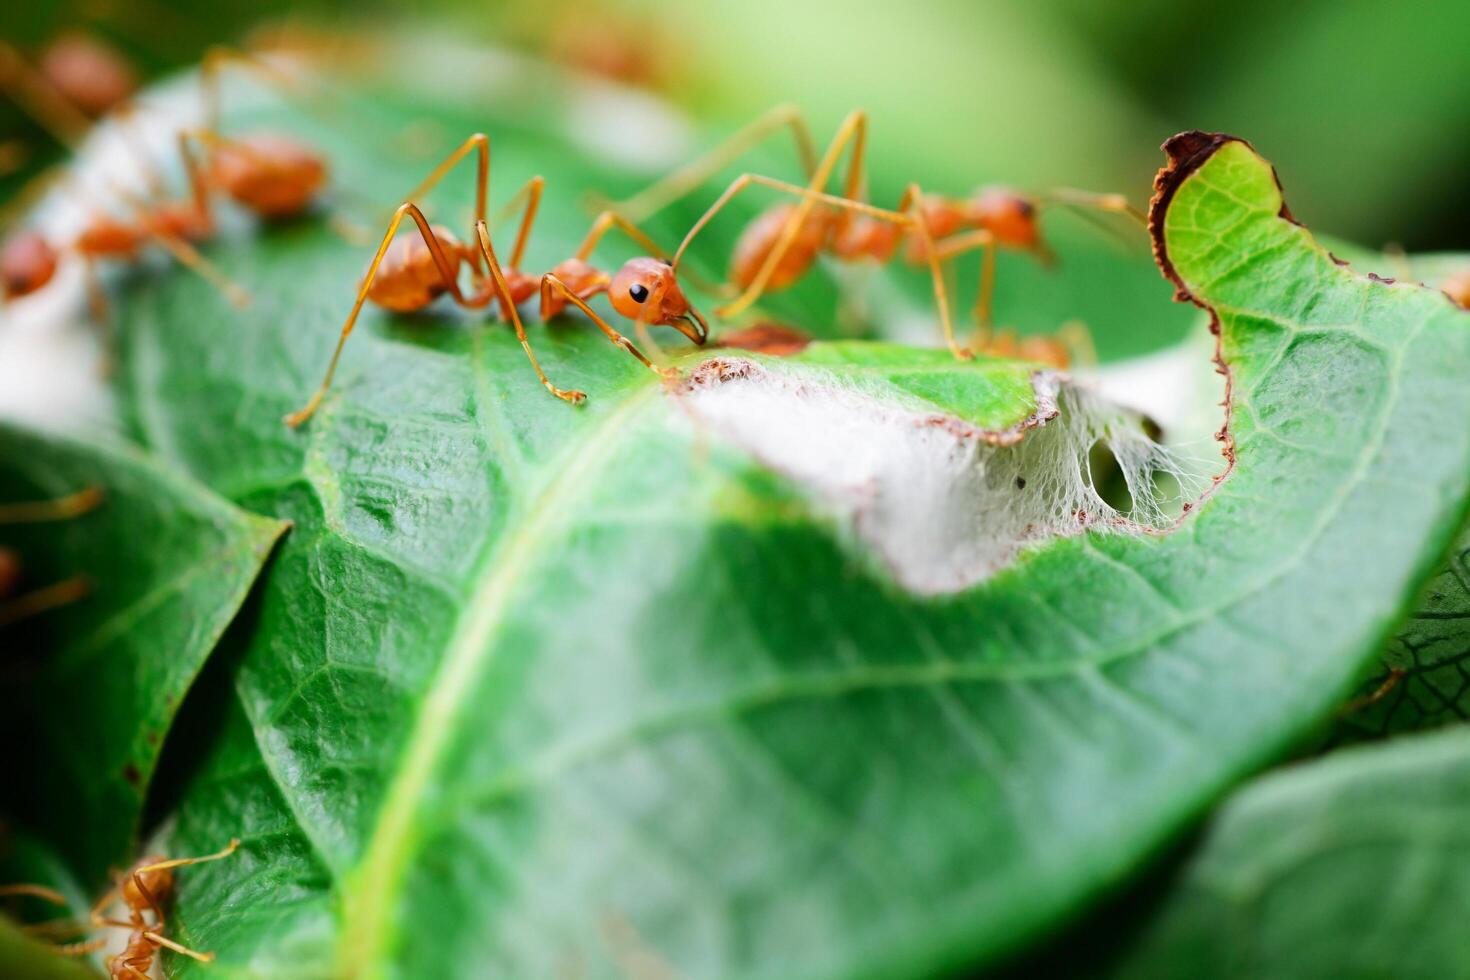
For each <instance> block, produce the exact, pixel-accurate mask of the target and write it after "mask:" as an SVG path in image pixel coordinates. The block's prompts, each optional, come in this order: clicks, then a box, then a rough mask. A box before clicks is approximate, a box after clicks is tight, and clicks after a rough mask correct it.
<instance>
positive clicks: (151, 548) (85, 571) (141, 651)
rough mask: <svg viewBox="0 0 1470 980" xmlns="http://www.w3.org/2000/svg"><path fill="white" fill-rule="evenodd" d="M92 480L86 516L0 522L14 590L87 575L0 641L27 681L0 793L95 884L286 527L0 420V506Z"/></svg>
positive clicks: (160, 472) (130, 454) (117, 857)
mask: <svg viewBox="0 0 1470 980" xmlns="http://www.w3.org/2000/svg"><path fill="white" fill-rule="evenodd" d="M92 487H95V488H98V489H99V490H101V492H102V501H101V503H100V504H98V505H97V506H96V508H95V509H93V510H90V511H88V512H86V513H84V514H82V515H80V516H77V517H74V518H71V519H68V520H60V521H44V522H39V523H34V524H24V525H3V526H0V541H3V542H4V543H5V544H6V545H7V546H9V547H11V548H13V549H15V551H16V552H17V553H18V554H19V555H20V558H21V562H22V567H23V568H24V571H25V575H26V583H25V588H27V589H44V588H46V587H48V586H51V585H54V584H55V583H58V582H63V581H67V580H71V579H73V578H75V577H81V578H83V579H85V581H86V582H87V587H88V593H87V595H85V596H84V597H82V598H81V599H79V600H77V601H76V602H75V603H74V604H71V605H69V606H67V607H66V608H64V609H58V610H55V611H53V612H50V613H48V614H46V615H42V616H37V617H35V618H34V619H30V620H26V621H24V622H20V623H17V624H15V625H13V626H11V627H9V628H8V629H6V630H5V632H4V634H3V636H4V641H5V649H6V663H5V669H6V671H7V672H8V674H9V675H10V676H9V680H10V681H11V682H12V683H22V682H23V683H24V685H25V687H24V690H25V696H24V697H17V698H14V699H13V700H12V701H11V703H10V705H9V708H8V710H7V711H6V712H5V717H4V723H3V727H4V730H5V735H6V741H7V743H8V744H13V745H24V746H26V747H27V749H26V751H24V752H21V753H18V754H17V756H16V757H15V759H14V760H13V763H14V764H13V765H12V766H8V767H7V776H6V779H5V781H4V792H5V795H6V800H5V804H6V812H7V813H10V814H12V815H14V816H16V817H17V818H18V819H19V820H20V822H21V824H22V826H25V827H26V828H27V829H28V830H29V831H30V832H31V833H33V834H35V835H37V836H39V837H42V838H44V839H45V840H46V841H48V842H49V843H50V845H51V846H52V847H53V848H54V849H55V850H56V851H57V852H58V853H60V854H61V855H63V856H64V857H65V858H66V859H68V861H69V862H70V863H71V866H72V868H73V869H74V871H75V873H76V874H77V875H78V876H79V877H80V878H81V879H82V880H89V881H96V880H98V879H99V878H100V876H102V875H104V874H105V873H106V871H107V869H108V867H109V866H114V865H121V864H126V863H128V862H129V861H130V860H131V858H132V854H133V849H134V848H135V846H136V843H137V842H136V834H137V831H138V822H139V818H140V815H141V812H142V808H143V801H144V798H145V796H146V793H147V789H148V784H149V781H150V779H151V777H152V775H153V771H154V767H155V764H156V763H157V761H158V757H159V753H160V751H161V748H162V744H163V739H164V735H165V734H166V733H167V732H168V730H169V728H170V726H171V724H172V721H173V718H174V715H175V713H176V712H177V711H178V709H179V705H180V703H181V702H182V701H183V699H184V696H185V694H186V693H187V692H188V691H189V688H190V686H191V685H192V683H193V681H194V678H195V676H196V675H197V674H198V672H199V670H200V669H201V667H202V666H203V664H204V662H205V659H206V658H207V657H208V656H209V654H210V652H211V651H212V650H213V649H214V646H215V643H216V642H217V641H218V639H219V637H220V635H221V634H222V633H223V632H224V630H225V627H226V626H227V625H228V624H229V623H230V620H231V619H232V618H233V617H234V615H235V612H236V610H238V609H239V608H240V604H241V602H242V601H244V598H245V594H246V592H247V591H248V590H249V588H250V585H251V583H252V582H254V581H255V577H256V574H257V573H258V572H259V570H260V568H261V565H262V564H263V563H264V561H265V559H266V557H267V555H268V554H269V553H270V551H271V548H272V547H273V546H274V544H275V542H276V539H277V538H279V537H280V536H281V534H282V532H283V531H284V530H285V525H284V524H282V523H281V522H280V521H277V520H274V519H271V518H266V517H261V516H257V515H255V514H250V513H246V512H244V511H241V510H238V509H237V508H235V507H233V506H231V505H230V504H229V503H228V502H226V501H224V500H222V499H220V498H219V497H217V496H215V495H214V494H212V493H210V492H209V491H207V490H206V489H204V488H203V487H201V486H198V485H197V484H195V483H194V482H193V481H191V480H188V479H185V478H182V477H180V476H178V475H176V474H175V473H173V471H172V470H170V469H168V468H166V467H162V466H159V465H158V463H157V461H156V460H153V459H150V458H148V457H146V456H144V455H143V454H141V453H139V452H137V451H136V450H134V449H131V448H128V447H125V446H121V445H114V444H90V443H83V442H76V441H71V440H57V439H53V438H49V437H43V436H39V435H34V434H32V433H29V432H26V431H22V430H19V429H14V428H10V427H7V426H0V503H3V502H14V501H36V500H45V499H52V498H58V497H65V496H67V495H69V494H73V493H76V492H78V491H82V490H86V489H88V488H92Z"/></svg>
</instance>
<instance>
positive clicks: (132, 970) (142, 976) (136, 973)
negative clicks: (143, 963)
mask: <svg viewBox="0 0 1470 980" xmlns="http://www.w3.org/2000/svg"><path fill="white" fill-rule="evenodd" d="M122 968H123V969H124V970H127V971H128V974H129V975H130V976H133V977H137V978H138V980H151V978H150V977H149V976H148V974H146V973H144V972H143V971H142V970H140V969H138V968H137V967H136V966H133V965H132V964H131V963H124V964H123V965H122Z"/></svg>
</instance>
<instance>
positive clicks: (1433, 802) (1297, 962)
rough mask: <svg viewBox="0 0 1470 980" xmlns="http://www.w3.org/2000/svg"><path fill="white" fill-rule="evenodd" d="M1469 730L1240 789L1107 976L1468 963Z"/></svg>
mask: <svg viewBox="0 0 1470 980" xmlns="http://www.w3.org/2000/svg"><path fill="white" fill-rule="evenodd" d="M1467 815H1470V733H1466V732H1464V731H1452V732H1443V733H1436V734H1434V735H1422V736H1416V737H1410V738H1403V739H1395V740H1393V741H1391V742H1388V743H1385V744H1383V745H1375V746H1371V747H1369V746H1363V747H1357V748H1352V749H1346V750H1344V751H1342V752H1339V753H1334V754H1333V755H1331V756H1328V757H1326V758H1324V759H1321V760H1318V761H1315V762H1312V763H1309V764H1303V765H1297V766H1293V767H1290V768H1288V769H1285V770H1282V771H1280V772H1277V773H1273V774H1271V775H1269V776H1266V777H1264V778H1262V779H1259V780H1256V781H1254V782H1252V783H1250V784H1249V785H1248V786H1247V787H1246V788H1245V789H1243V790H1241V791H1240V792H1239V793H1237V794H1236V795H1234V796H1232V797H1231V799H1230V800H1229V802H1228V803H1226V804H1225V806H1223V807H1222V808H1221V809H1220V811H1219V812H1218V813H1217V814H1216V815H1215V816H1214V817H1212V818H1211V820H1210V824H1209V828H1208V830H1207V832H1206V834H1205V836H1204V839H1203V840H1202V841H1201V842H1200V844H1199V846H1198V848H1197V850H1196V851H1195V852H1194V853H1193V854H1192V855H1191V856H1190V858H1189V860H1188V861H1187V862H1186V863H1185V864H1184V865H1183V867H1181V868H1180V869H1179V870H1178V872H1177V873H1176V874H1175V875H1173V876H1172V878H1171V880H1170V882H1169V883H1168V885H1167V887H1166V890H1165V892H1164V894H1163V896H1162V898H1161V899H1160V902H1161V906H1160V910H1159V912H1158V913H1157V914H1156V915H1153V916H1152V917H1150V918H1149V919H1148V920H1147V921H1146V923H1145V924H1144V925H1143V926H1142V927H1141V928H1140V929H1139V931H1138V934H1137V935H1136V936H1135V937H1134V938H1133V939H1132V940H1131V941H1130V942H1129V943H1128V944H1127V946H1126V947H1125V948H1124V949H1123V950H1122V952H1121V953H1120V954H1118V956H1117V958H1116V959H1115V960H1114V961H1113V962H1112V963H1111V964H1110V965H1109V967H1108V972H1107V975H1109V976H1117V977H1128V978H1130V980H1133V978H1140V980H1143V978H1152V977H1160V978H1162V977H1177V976H1180V975H1183V974H1188V975H1190V976H1197V977H1203V978H1210V977H1240V976H1250V977H1260V978H1262V980H1271V978H1275V977H1281V978H1287V977H1290V978H1292V980H1306V978H1313V977H1322V978H1328V977H1331V978H1345V980H1346V978H1358V977H1361V978H1369V977H1386V976H1392V977H1404V978H1410V977H1424V978H1430V977H1434V978H1441V977H1463V976H1466V975H1467V965H1466V964H1467V962H1470V940H1467V937H1466V935H1465V930H1464V929H1463V928H1461V927H1460V923H1459V922H1458V921H1456V917H1455V916H1447V915H1445V914H1444V910H1445V909H1457V908H1462V907H1464V905H1465V903H1466V902H1467V901H1470V841H1467V840H1466V829H1465V828H1466V826H1467V820H1466V817H1467Z"/></svg>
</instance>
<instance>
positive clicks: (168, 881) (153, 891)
mask: <svg viewBox="0 0 1470 980" xmlns="http://www.w3.org/2000/svg"><path fill="white" fill-rule="evenodd" d="M165 860H167V859H166V858H164V857H162V856H159V855H154V856H152V857H145V858H143V859H142V860H141V861H139V862H138V863H137V864H136V865H134V867H135V868H145V867H147V866H148V865H152V864H158V863H159V862H161V861H165ZM140 882H141V884H142V886H143V887H142V888H141V889H140V888H139V887H138V885H139V883H140ZM144 890H146V891H147V894H146V895H145V894H144V893H143V892H144ZM173 890H174V872H173V869H172V868H148V869H147V870H140V871H137V872H135V873H129V874H127V875H124V876H123V882H122V900H123V903H124V904H125V905H127V907H128V908H130V909H141V908H147V907H148V906H149V905H154V904H157V905H163V904H165V903H166V902H167V901H168V900H169V898H170V897H172V895H173Z"/></svg>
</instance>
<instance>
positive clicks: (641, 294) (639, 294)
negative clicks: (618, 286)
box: [628, 282, 648, 303]
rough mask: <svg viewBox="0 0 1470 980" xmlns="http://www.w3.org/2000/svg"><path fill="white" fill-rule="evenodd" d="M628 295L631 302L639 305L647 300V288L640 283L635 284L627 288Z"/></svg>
mask: <svg viewBox="0 0 1470 980" xmlns="http://www.w3.org/2000/svg"><path fill="white" fill-rule="evenodd" d="M628 295H629V296H631V297H633V302H635V303H641V302H643V301H644V300H646V299H648V287H647V286H645V285H643V283H641V282H635V283H634V284H633V285H631V286H629V287H628Z"/></svg>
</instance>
